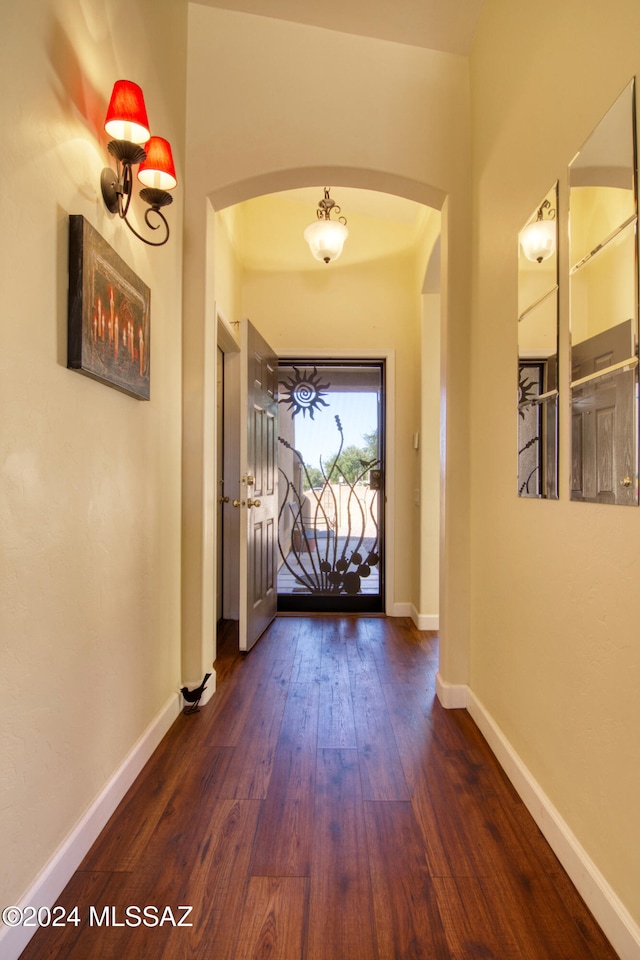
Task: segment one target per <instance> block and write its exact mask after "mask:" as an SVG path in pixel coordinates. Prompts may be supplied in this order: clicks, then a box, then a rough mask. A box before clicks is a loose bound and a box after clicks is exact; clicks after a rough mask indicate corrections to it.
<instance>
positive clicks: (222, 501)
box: [218, 497, 229, 503]
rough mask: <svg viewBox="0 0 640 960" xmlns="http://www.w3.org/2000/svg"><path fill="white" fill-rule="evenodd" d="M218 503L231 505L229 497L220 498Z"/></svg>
mask: <svg viewBox="0 0 640 960" xmlns="http://www.w3.org/2000/svg"><path fill="white" fill-rule="evenodd" d="M218 503H229V497H218Z"/></svg>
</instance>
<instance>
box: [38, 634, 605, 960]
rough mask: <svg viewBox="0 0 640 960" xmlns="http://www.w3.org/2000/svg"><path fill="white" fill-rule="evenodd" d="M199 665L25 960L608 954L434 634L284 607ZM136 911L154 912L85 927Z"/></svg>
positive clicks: (506, 958) (589, 957)
mask: <svg viewBox="0 0 640 960" xmlns="http://www.w3.org/2000/svg"><path fill="white" fill-rule="evenodd" d="M216 669H217V671H218V690H217V693H216V694H215V696H214V698H213V699H212V700H211V702H210V703H209V704H208V705H207V706H206V707H205V708H203V709H202V710H201V711H200V712H199V713H197V714H194V715H192V716H180V718H179V719H178V721H177V722H176V723H175V724H174V726H173V727H172V729H171V730H170V732H169V734H168V735H167V737H166V738H165V739H164V741H163V743H162V744H161V746H160V747H159V749H158V750H157V751H156V753H155V754H154V756H153V757H152V759H151V760H150V762H149V763H148V765H147V767H146V768H145V770H144V771H143V773H142V775H141V776H140V777H139V778H138V780H137V781H136V783H135V784H134V786H133V787H132V789H131V790H130V791H129V793H128V795H127V796H126V797H125V799H124V800H123V802H122V804H121V805H120V807H119V809H118V810H117V811H116V813H115V814H114V816H113V818H112V819H111V821H110V823H109V824H108V825H107V827H106V829H105V830H104V832H103V833H102V835H101V836H100V838H99V839H98V841H97V842H96V844H95V845H94V847H93V849H92V850H91V851H90V853H89V854H88V856H87V857H86V859H85V861H84V862H83V863H82V864H81V867H80V869H79V870H78V872H77V873H76V874H75V876H74V877H73V878H72V880H71V882H70V883H69V885H68V887H67V889H66V890H65V891H64V894H63V895H62V896H61V897H60V900H59V902H60V903H61V904H63V905H65V906H66V907H67V908H71V906H73V905H76V904H77V905H78V907H79V916H80V918H81V920H82V923H81V924H80V925H79V926H78V927H74V926H68V927H66V928H64V929H59V930H52V929H46V930H45V929H42V930H40V931H38V933H37V934H36V936H35V938H34V939H33V941H32V942H31V944H30V945H29V947H28V948H27V949H26V951H25V952H24V953H23V960H42V958H45V957H46V958H59V960H63V958H64V960H66V958H69V960H111V958H113V960H115V958H118V960H162V958H167V960H250V958H271V960H276V958H277V960H418V958H429V960H453V958H455V960H472V958H473V960H480V958H482V960H488V958H496V960H594V958H597V960H613V958H615V956H616V955H615V953H614V952H613V950H612V949H611V947H610V946H609V945H608V943H607V941H606V940H605V938H604V936H603V935H602V933H601V931H600V930H599V928H598V927H597V925H596V923H595V922H594V920H593V918H592V917H591V915H590V913H589V911H588V910H587V909H586V907H585V905H584V903H583V902H582V900H581V899H580V897H579V896H578V894H577V893H576V891H575V889H574V888H573V886H572V884H571V883H570V881H569V880H568V878H567V876H566V874H565V873H564V871H563V870H562V868H561V867H560V865H559V863H558V861H557V860H556V858H555V857H554V855H553V853H552V852H551V850H550V849H549V847H548V846H547V844H546V843H545V841H544V840H543V838H542V836H541V834H540V833H539V831H538V829H537V828H536V826H535V824H534V823H533V821H532V819H531V818H530V816H529V815H528V813H527V812H526V810H525V808H524V807H523V804H522V803H521V802H520V800H519V799H518V797H517V795H516V794H515V792H514V790H513V789H512V787H511V786H510V784H509V782H508V781H507V780H506V778H505V776H504V775H503V773H502V772H501V770H500V768H499V766H498V764H497V763H496V761H495V759H494V757H493V755H492V754H491V752H490V750H489V749H488V747H487V745H486V743H485V741H484V740H483V738H482V736H481V735H480V733H479V732H478V730H477V728H476V727H475V725H474V723H473V721H472V720H471V719H470V717H469V716H468V714H467V713H466V712H465V711H462V710H455V711H444V710H443V709H442V708H441V707H440V705H439V704H438V702H437V700H436V699H435V697H434V689H435V673H436V670H437V637H436V636H435V635H434V634H427V633H419V632H418V631H416V630H415V628H414V627H413V625H412V624H411V622H410V621H408V620H404V619H395V620H386V619H383V618H355V617H346V618H330V617H326V618H306V619H305V618H281V619H279V620H277V621H276V622H275V623H274V624H273V625H272V626H271V628H270V629H269V631H268V632H267V633H266V634H265V635H264V637H263V638H262V639H261V640H260V642H259V643H258V645H257V646H256V647H255V648H254V649H253V651H252V652H251V653H250V654H248V655H247V656H241V655H239V654H238V653H237V644H236V642H235V638H234V636H233V633H232V631H231V630H228V631H226V635H225V636H223V638H222V642H221V644H220V655H219V658H218V661H217V662H216ZM145 905H150V906H152V907H156V908H158V910H159V913H158V914H157V916H160V917H161V916H162V912H163V908H164V907H165V906H167V907H169V908H171V909H170V913H169V914H165V922H164V923H163V924H162V926H158V927H150V928H147V927H145V926H143V925H140V926H137V927H131V926H122V927H115V926H110V927H108V928H107V927H106V926H101V927H97V926H95V925H94V926H90V925H89V922H88V918H89V916H90V907H91V906H93V907H95V908H96V913H95V914H94V917H95V916H96V915H98V916H101V915H102V911H103V908H104V907H105V906H110V907H114V908H115V913H114V914H113V919H115V920H116V921H117V922H125V908H126V907H127V906H139V907H144V906H145ZM182 905H189V906H192V907H193V910H192V912H191V914H190V916H189V917H188V918H187V919H188V921H190V922H192V923H193V926H192V927H173V926H172V925H171V919H170V915H171V917H172V918H173V920H174V921H175V922H177V921H178V920H179V918H180V916H181V914H182V912H181V911H179V910H178V907H180V906H182ZM110 916H111V915H110ZM136 916H137V915H136V914H135V913H134V914H133V915H132V918H131V919H132V920H133V922H135V918H136ZM154 916H156V915H155V914H154V912H153V911H151V912H150V914H149V916H148V918H147V919H148V922H153V919H154ZM156 918H157V917H156Z"/></svg>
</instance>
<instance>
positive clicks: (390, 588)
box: [276, 346, 398, 617]
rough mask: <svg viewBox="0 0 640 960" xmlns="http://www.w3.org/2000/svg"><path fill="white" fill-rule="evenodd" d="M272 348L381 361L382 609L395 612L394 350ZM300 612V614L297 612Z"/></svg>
mask: <svg viewBox="0 0 640 960" xmlns="http://www.w3.org/2000/svg"><path fill="white" fill-rule="evenodd" d="M276 352H277V354H278V357H279V359H281V360H295V359H298V358H300V357H311V358H312V359H317V360H340V361H342V360H352V361H353V362H354V363H356V362H357V361H358V360H380V361H382V362H383V363H384V368H385V373H384V381H385V416H384V419H385V423H384V430H385V461H386V462H385V468H384V469H385V489H384V493H385V496H384V503H383V506H382V511H383V524H384V542H385V575H384V612H385V614H386V615H387V616H389V617H393V616H398V613H397V611H396V609H395V606H396V604H395V587H394V584H395V522H394V511H393V504H394V503H395V468H396V455H395V454H396V435H395V422H396V417H395V375H396V353H395V350H355V349H354V350H340V349H338V350H335V349H331V350H329V349H326V348H324V349H323V348H315V347H312V346H306V347H304V348H297V349H293V348H290V347H287V348H277V349H276ZM301 616H303V614H301Z"/></svg>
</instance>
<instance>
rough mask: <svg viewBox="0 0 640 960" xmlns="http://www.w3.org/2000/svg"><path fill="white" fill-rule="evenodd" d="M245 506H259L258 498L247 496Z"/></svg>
mask: <svg viewBox="0 0 640 960" xmlns="http://www.w3.org/2000/svg"><path fill="white" fill-rule="evenodd" d="M247 506H248V507H259V506H260V501H259V500H252V499H251V497H249V499H248V500H247Z"/></svg>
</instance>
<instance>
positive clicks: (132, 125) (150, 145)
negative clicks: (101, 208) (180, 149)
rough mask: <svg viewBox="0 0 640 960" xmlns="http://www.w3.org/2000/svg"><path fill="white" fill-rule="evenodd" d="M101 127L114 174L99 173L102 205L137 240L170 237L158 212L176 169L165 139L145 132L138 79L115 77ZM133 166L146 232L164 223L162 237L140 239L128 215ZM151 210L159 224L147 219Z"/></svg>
mask: <svg viewBox="0 0 640 960" xmlns="http://www.w3.org/2000/svg"><path fill="white" fill-rule="evenodd" d="M104 128H105V130H106V131H107V133H108V134H109V135H110V136H111V137H113V140H111V141H110V142H109V143H108V144H107V150H108V151H109V153H110V154H111V156H112V157H114V159H115V161H116V170H115V172H114V171H113V170H112V169H111V167H105V169H104V170H103V171H102V176H101V179H100V185H101V188H102V197H103V200H104V202H105V205H106V207H107V209H108V210H109V211H110V212H111V213H117V214H118V216H119V217H120V218H121V219H122V220H124V222H125V223H126V225H127V226H128V227H129V230H131V232H132V233H134V234H135V235H136V237H138V239H139V240H142V241H143V243H147V244H149V246H151V247H161V246H162V245H163V244H165V243H166V242H167V240H168V239H169V224H168V223H167V221H166V219H165V217H164V214H162V213H161V207H166V206H168V204H170V203H172V202H173V197H172V196H171V194H170V193H168V192H167V191H168V190H172V189H173V188H174V187H175V186H176V184H177V180H176V170H175V166H174V163H173V156H172V154H171V146H170V144H169V142H168V141H167V140H164V139H163V138H162V137H152V136H151V134H150V132H149V121H148V119H147V109H146V106H145V103H144V96H143V93H142V90H141V89H140V87H139V86H138V84H137V83H133V82H132V81H131V80H117V81H116V83H115V84H114V86H113V92H112V94H111V100H110V101H109V107H108V109H107V116H106V119H105V124H104ZM142 144H144V147H143V146H142ZM136 165H139V170H138V179H139V180H140V182H141V183H142V184H143V187H144V189H143V190H141V191H140V199H141V200H143V201H144V202H145V203H147V204H148V205H149V207H148V209H147V210H146V211H145V215H144V219H145V222H146V224H147V226H148V227H149V229H150V230H157V229H158V228H159V227H160V226H161V224H164V235H163V237H162V239H161V240H149V239H147V237H143V236H142V234H140V233H138V231H137V230H136V229H135V227H133V226H132V225H131V223H130V222H129V220H128V219H127V214H128V212H129V205H130V203H131V196H132V187H133V167H134V166H136ZM150 214H154V215H155V216H156V217H157V218H159V220H160V223H157V222H156V223H153V222H152V221H151V220H150V219H149V216H150Z"/></svg>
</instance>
